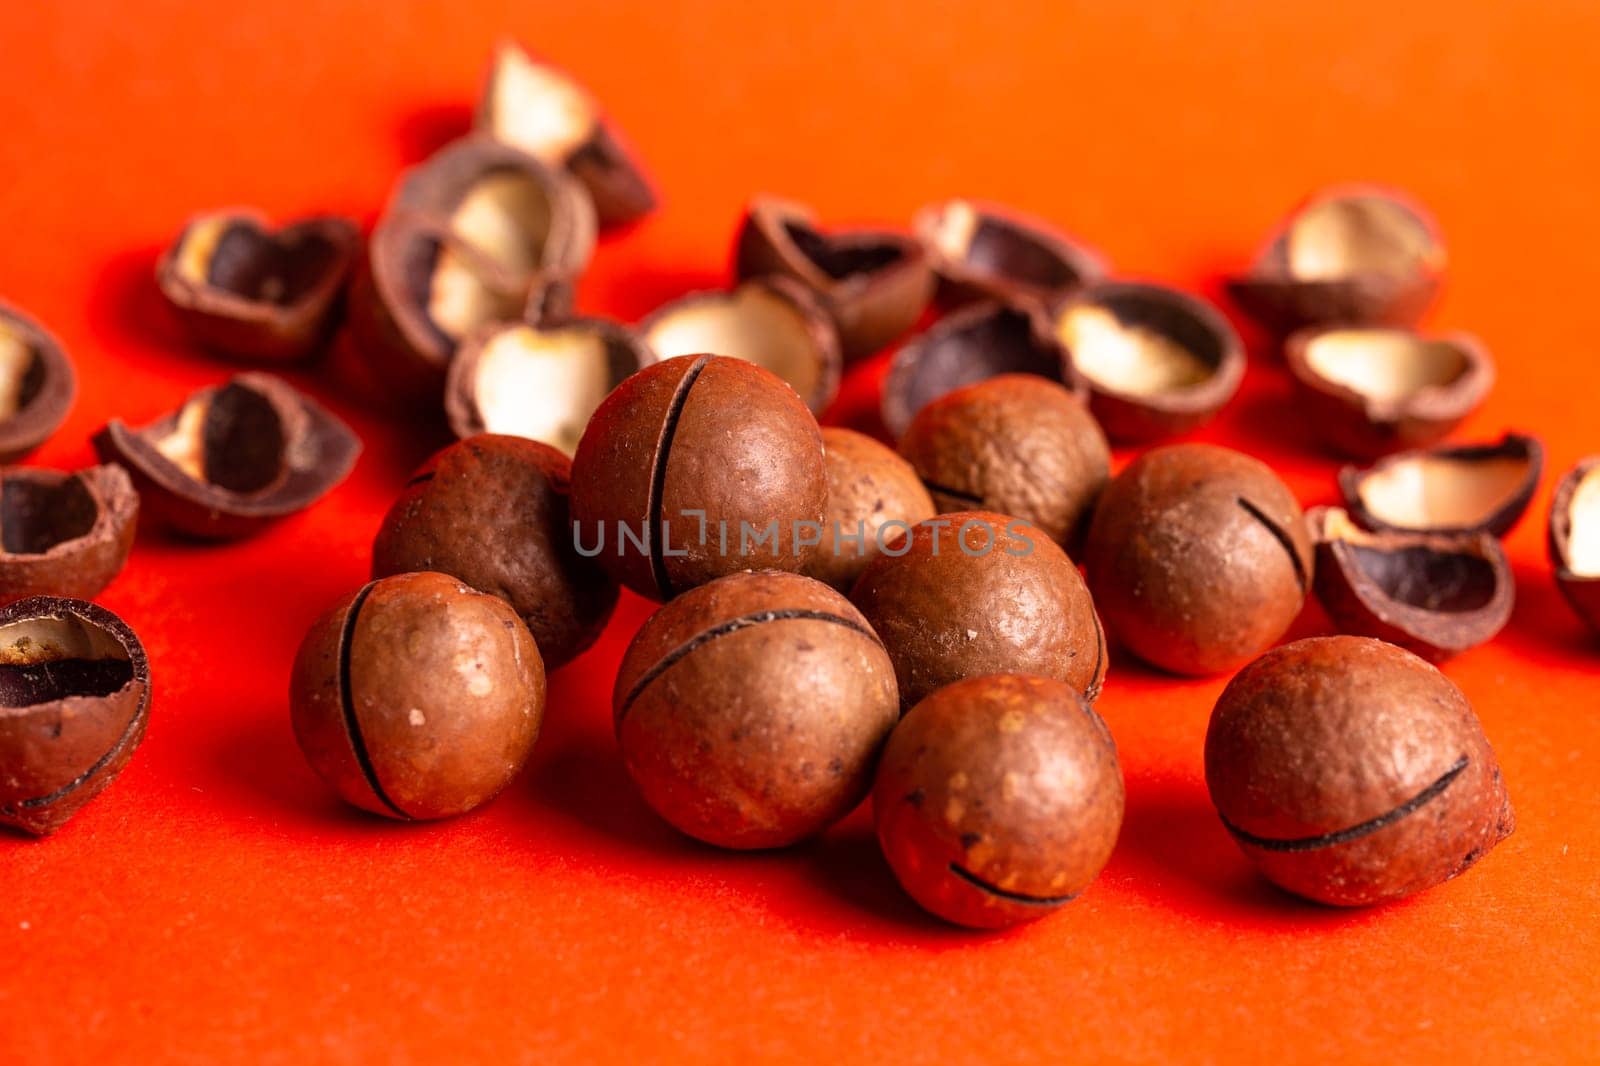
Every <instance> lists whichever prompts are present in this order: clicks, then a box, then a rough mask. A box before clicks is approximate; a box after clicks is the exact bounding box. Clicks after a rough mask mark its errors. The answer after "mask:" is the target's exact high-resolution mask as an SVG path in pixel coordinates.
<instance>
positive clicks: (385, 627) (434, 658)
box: [289, 573, 545, 820]
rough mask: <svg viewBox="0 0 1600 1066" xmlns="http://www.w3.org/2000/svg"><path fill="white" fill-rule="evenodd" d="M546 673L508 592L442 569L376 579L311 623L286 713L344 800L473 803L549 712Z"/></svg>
mask: <svg viewBox="0 0 1600 1066" xmlns="http://www.w3.org/2000/svg"><path fill="white" fill-rule="evenodd" d="M544 699H545V676H544V664H543V663H542V662H541V660H540V658H539V649H538V648H537V647H536V646H535V645H534V643H533V638H532V637H531V636H529V635H528V630H527V627H525V626H524V625H523V624H522V622H521V621H520V620H519V619H518V618H517V616H516V613H515V612H513V611H512V609H511V607H510V606H509V605H507V604H506V603H505V602H504V601H503V600H500V599H498V598H496V597H494V596H489V595H485V594H483V593H480V592H474V591H473V590H472V589H469V588H467V587H466V586H465V585H463V584H462V583H461V582H460V581H458V580H456V579H455V578H453V577H449V576H447V575H445V574H434V573H417V574H398V575H395V576H394V577H387V578H383V579H382V580H379V581H374V582H372V583H371V584H369V585H367V586H365V587H364V588H362V589H361V590H360V591H359V592H357V593H355V594H354V595H353V596H350V597H348V598H346V599H345V601H344V602H343V603H341V604H340V605H339V606H338V607H336V608H334V609H333V610H332V611H330V612H328V613H327V614H325V615H323V616H322V617H321V618H320V619H318V620H317V621H316V623H315V624H313V625H312V627H311V630H310V632H308V633H307V634H306V638H305V641H304V642H303V643H302V644H301V645H300V651H299V653H298V654H297V655H296V657H295V662H294V672H293V676H292V677H291V679H290V683H289V711H290V715H291V719H292V722H293V725H294V735H295V740H296V741H297V742H298V743H299V745H300V750H301V751H302V752H304V753H305V757H306V761H307V762H309V763H310V764H311V768H312V769H313V770H315V771H316V772H317V775H318V776H319V777H321V778H322V779H323V780H324V781H326V782H327V783H328V785H329V786H331V787H332V788H333V790H334V791H335V792H337V793H338V794H339V796H340V797H341V798H343V799H344V800H345V802H347V803H350V804H352V805H354V806H356V807H360V808H362V809H363V810H368V811H371V812H373V813H374V814H381V815H384V816H385V817H388V818H397V819H402V820H410V819H417V820H425V819H432V818H448V817H450V816H452V815H457V814H462V813H465V812H466V811H470V810H472V809H473V808H474V807H477V806H479V805H481V804H483V803H485V802H487V801H488V800H490V799H492V798H494V797H495V796H496V795H498V794H499V792H500V791H501V790H502V789H504V788H505V787H506V785H508V784H510V783H511V780H512V779H513V778H514V777H516V775H517V773H518V772H519V771H520V770H521V769H522V766H523V764H524V763H525V762H527V760H528V755H529V753H530V752H532V750H533V745H534V741H536V740H537V739H538V737H539V726H540V723H541V722H542V721H543V717H544Z"/></svg>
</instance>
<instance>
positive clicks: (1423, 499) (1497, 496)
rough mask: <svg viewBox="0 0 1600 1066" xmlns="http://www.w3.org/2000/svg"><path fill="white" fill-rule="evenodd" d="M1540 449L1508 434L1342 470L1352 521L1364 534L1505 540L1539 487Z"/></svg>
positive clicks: (1535, 443)
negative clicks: (1368, 531)
mask: <svg viewBox="0 0 1600 1066" xmlns="http://www.w3.org/2000/svg"><path fill="white" fill-rule="evenodd" d="M1543 470H1544V445H1543V444H1541V443H1540V442H1539V440H1538V438H1536V437H1529V436H1525V435H1523V434H1520V433H1507V434H1505V435H1504V436H1503V437H1501V438H1500V440H1498V441H1494V442H1486V443H1475V444H1441V445H1438V446H1436V447H1433V448H1422V449H1418V450H1416V451H1409V452H1402V453H1400V454H1398V455H1391V456H1389V457H1388V458H1385V459H1381V460H1379V461H1378V462H1376V463H1374V464H1373V465H1372V466H1370V467H1367V468H1366V469H1364V470H1361V469H1357V468H1355V467H1353V466H1347V467H1345V468H1344V469H1343V470H1340V471H1339V489H1340V491H1341V492H1342V493H1343V494H1344V500H1345V506H1346V507H1347V508H1349V510H1350V515H1351V517H1352V518H1354V519H1355V520H1356V521H1357V522H1359V523H1360V524H1361V525H1362V526H1364V527H1366V528H1367V529H1376V530H1394V531H1396V532H1401V533H1432V534H1446V533H1449V534H1454V533H1479V532H1483V533H1490V534H1492V535H1494V536H1496V537H1504V536H1505V535H1506V534H1507V533H1509V532H1511V530H1512V529H1514V528H1516V525H1517V522H1519V521H1520V520H1521V519H1522V516H1523V514H1524V513H1525V512H1526V511H1527V509H1528V504H1529V503H1531V502H1532V501H1533V494H1534V493H1535V492H1536V491H1537V490H1538V488H1539V475H1540V474H1541V473H1542V472H1543Z"/></svg>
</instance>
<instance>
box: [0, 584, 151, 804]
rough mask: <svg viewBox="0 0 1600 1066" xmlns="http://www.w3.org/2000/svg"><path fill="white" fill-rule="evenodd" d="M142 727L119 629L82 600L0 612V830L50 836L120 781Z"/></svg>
mask: <svg viewBox="0 0 1600 1066" xmlns="http://www.w3.org/2000/svg"><path fill="white" fill-rule="evenodd" d="M149 718H150V664H149V662H148V660H146V658H145V653H144V646H143V645H142V644H140V643H139V638H138V637H137V636H135V635H134V632H133V630H131V629H129V628H128V626H127V624H126V623H124V622H123V621H122V619H120V618H118V617H117V616H116V615H114V614H112V613H111V612H110V611H108V610H106V609H105V608H104V607H99V606H96V605H95V604H92V603H87V602H84V601H82V600H75V599H65V598H61V597H56V596H35V597H32V598H30V599H26V600H18V601H17V602H15V603H12V604H10V605H9V606H6V607H3V608H0V766H3V767H4V772H3V773H0V824H3V825H9V826H14V827H16V828H18V829H21V830H23V831H24V832H28V833H32V834H34V835H35V836H45V835H47V834H49V833H53V832H55V831H56V830H57V829H60V828H61V826H62V825H64V824H65V823H66V821H67V819H69V818H71V817H72V816H73V815H74V814H76V813H77V812H78V810H79V809H80V808H82V807H83V805H84V804H86V803H88V802H89V801H90V800H92V799H94V797H95V796H97V795H99V794H100V793H101V792H102V791H103V790H104V789H105V787H106V786H107V785H109V784H110V783H111V781H112V779H113V778H115V777H116V776H117V775H118V774H119V773H121V772H122V768H123V767H124V766H126V765H127V763H128V759H129V758H130V757H132V755H133V750H134V749H135V748H137V747H138V746H139V742H140V741H141V740H143V739H144V731H145V725H146V724H147V723H148V721H149Z"/></svg>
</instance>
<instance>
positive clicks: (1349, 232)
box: [1227, 185, 1446, 336]
mask: <svg viewBox="0 0 1600 1066" xmlns="http://www.w3.org/2000/svg"><path fill="white" fill-rule="evenodd" d="M1445 258H1446V257H1445V250H1444V245H1443V243H1442V242H1441V240H1440V237H1439V233H1438V230H1437V229H1436V228H1435V226H1434V222H1433V220H1432V219H1431V218H1430V217H1429V216H1428V214H1427V212H1425V211H1423V210H1422V208H1421V207H1419V206H1418V205H1417V204H1415V203H1413V202H1412V201H1411V200H1410V199H1408V198H1407V197H1405V196H1403V195H1401V194H1400V193H1398V192H1396V191H1394V190H1392V189H1385V188H1381V187H1378V186H1371V185H1353V186H1337V187H1334V188H1330V189H1325V190H1323V191H1321V192H1319V193H1317V194H1316V195H1315V196H1312V197H1311V198H1310V199H1308V200H1307V201H1305V202H1304V203H1303V204H1301V205H1300V206H1299V207H1298V208H1296V209H1295V211H1294V212H1293V213H1291V214H1290V216H1289V218H1288V219H1287V220H1286V221H1285V222H1284V223H1283V224H1282V225H1281V227H1280V229H1279V231H1278V233H1277V234H1275V235H1274V236H1273V238H1272V240H1271V241H1270V242H1269V243H1268V245H1267V247H1266V248H1265V249H1264V250H1263V251H1262V252H1261V254H1260V256H1259V257H1258V258H1257V259H1256V262H1255V264H1254V265H1253V266H1252V267H1251V268H1250V270H1249V272H1248V273H1246V274H1242V275H1236V276H1234V277H1232V278H1230V279H1228V282H1227V288H1228V293H1229V295H1230V296H1232V297H1233V299H1234V301H1235V302H1236V303H1238V304H1239V306H1240V307H1242V308H1243V309H1244V310H1245V311H1246V312H1247V313H1248V314H1249V315H1250V317H1252V318H1254V319H1256V320H1257V321H1258V322H1260V323H1261V325H1263V326H1264V327H1266V328H1267V329H1268V330H1270V331H1272V332H1274V333H1277V334H1279V335H1280V336H1286V335H1288V334H1290V333H1293V332H1294V331H1295V330H1298V329H1303V328H1305V327H1307V326H1331V325H1350V326H1401V327H1405V326H1412V325H1415V324H1416V321H1417V319H1418V318H1420V317H1422V313H1423V311H1425V310H1427V308H1428V305H1429V304H1430V303H1432V302H1433V298H1434V296H1435V295H1436V294H1437V292H1438V289H1439V283H1440V280H1441V277H1442V275H1443V273H1444V268H1445Z"/></svg>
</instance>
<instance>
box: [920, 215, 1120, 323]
mask: <svg viewBox="0 0 1600 1066" xmlns="http://www.w3.org/2000/svg"><path fill="white" fill-rule="evenodd" d="M911 228H912V230H913V231H914V232H915V233H916V235H917V236H918V237H919V238H921V240H922V243H923V244H924V245H925V246H926V247H927V249H928V254H929V255H930V256H931V257H932V260H933V269H934V272H935V273H936V274H938V276H939V300H940V302H941V303H943V304H945V305H946V306H949V307H955V306H959V305H961V304H966V303H971V302H973V301H975V300H989V299H995V300H1002V301H1005V302H1008V303H1025V302H1032V303H1035V304H1039V305H1044V304H1048V303H1051V302H1053V301H1055V300H1056V299H1058V298H1060V297H1061V296H1063V295H1065V294H1067V293H1070V292H1073V291H1075V290H1077V289H1081V288H1083V287H1084V286H1086V285H1092V284H1094V283H1096V282H1098V281H1099V280H1100V279H1102V278H1103V277H1105V273H1106V268H1105V263H1104V262H1103V261H1102V260H1101V258H1100V256H1099V255H1097V254H1096V253H1095V252H1093V251H1091V250H1090V249H1088V248H1086V247H1084V246H1083V245H1081V244H1078V243H1077V242H1076V241H1073V240H1071V239H1069V238H1068V237H1066V236H1065V235H1064V234H1062V233H1060V232H1058V231H1057V230H1056V229H1055V228H1054V227H1053V226H1051V225H1050V224H1049V223H1046V222H1043V221H1041V220H1039V219H1036V218H1030V217H1028V216H1026V215H1022V214H1018V213H1016V212H1013V211H1009V210H1007V209H1005V208H1003V207H999V206H997V205H994V204H986V203H980V202H978V201H974V200H960V199H957V200H946V201H944V202H943V203H937V204H930V205H929V206H927V207H925V208H923V209H922V210H921V211H919V212H917V215H916V218H915V219H913V220H912V224H911Z"/></svg>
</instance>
